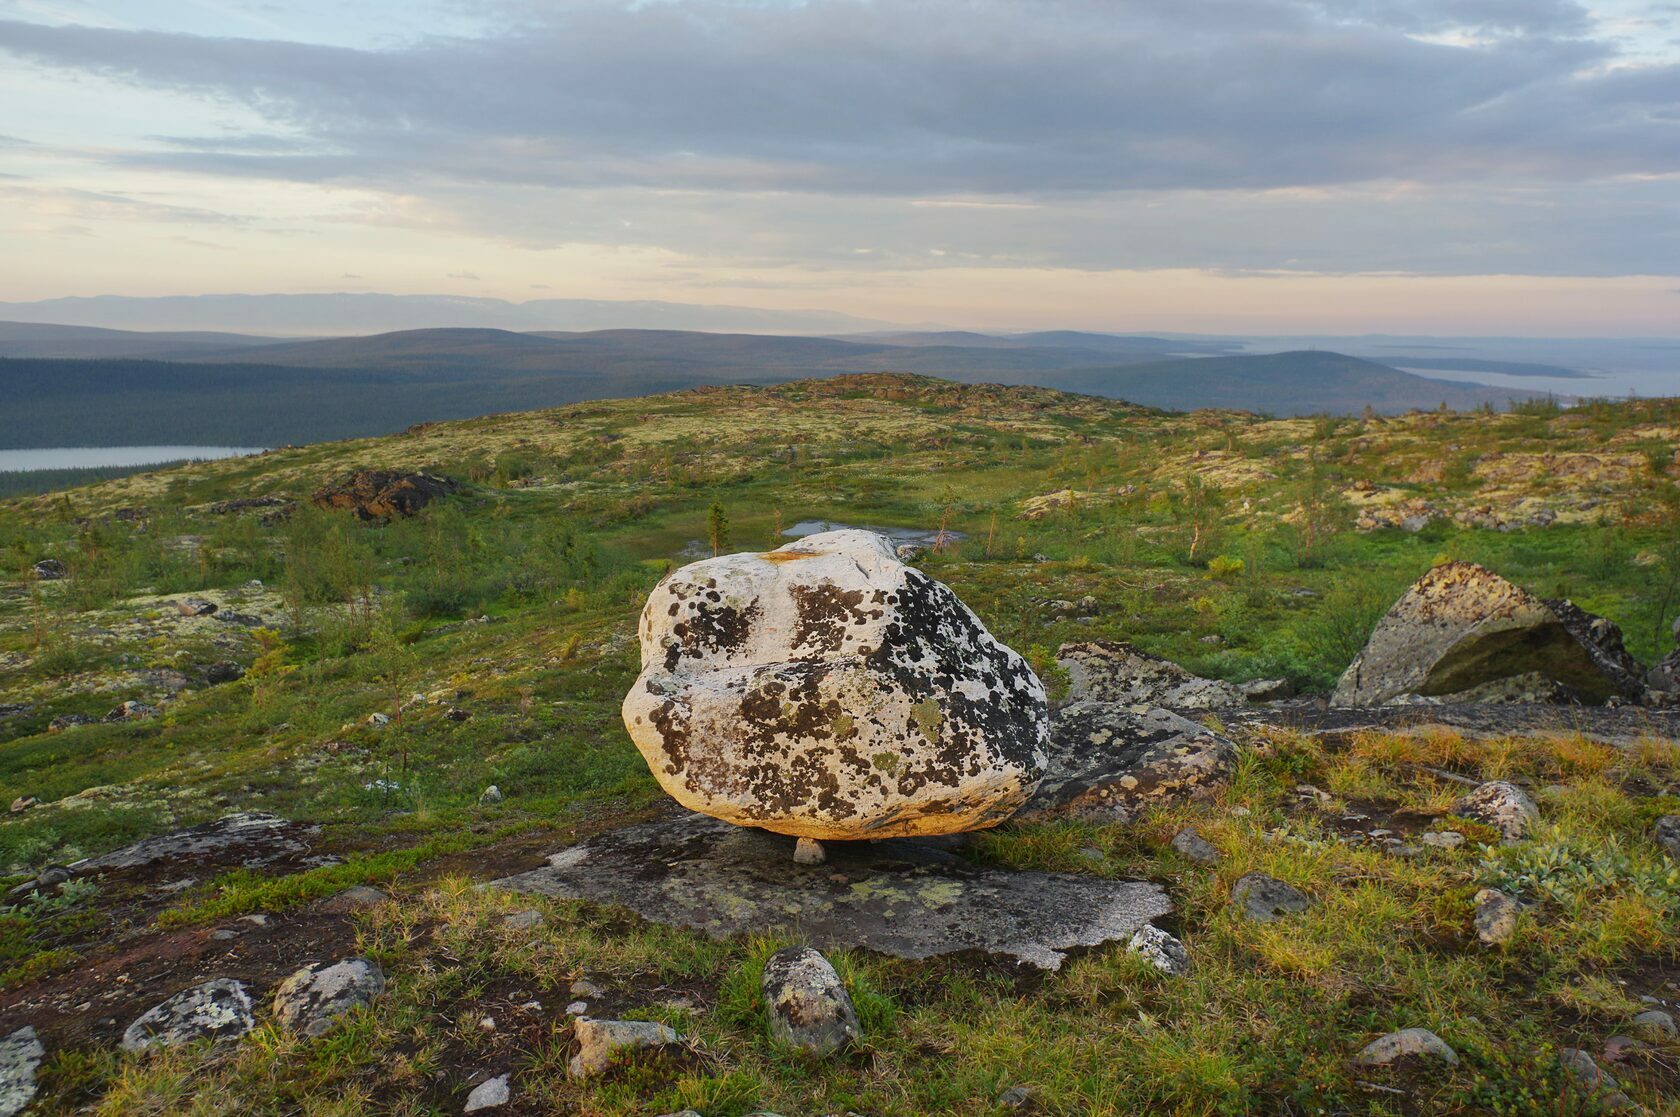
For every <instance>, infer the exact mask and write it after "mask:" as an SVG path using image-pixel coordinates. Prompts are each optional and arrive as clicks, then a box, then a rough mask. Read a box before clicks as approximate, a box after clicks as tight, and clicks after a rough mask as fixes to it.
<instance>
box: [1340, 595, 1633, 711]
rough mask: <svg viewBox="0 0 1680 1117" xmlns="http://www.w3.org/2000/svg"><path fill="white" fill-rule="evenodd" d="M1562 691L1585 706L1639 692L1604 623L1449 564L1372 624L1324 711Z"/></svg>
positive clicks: (1534, 695)
mask: <svg viewBox="0 0 1680 1117" xmlns="http://www.w3.org/2000/svg"><path fill="white" fill-rule="evenodd" d="M1513 683H1516V684H1519V685H1512V684H1513ZM1559 687H1561V688H1564V690H1563V691H1562V693H1567V694H1569V695H1571V696H1573V697H1575V698H1578V699H1579V700H1581V701H1586V702H1603V701H1605V700H1606V699H1609V698H1611V697H1614V696H1618V695H1619V696H1622V697H1625V698H1633V699H1638V698H1642V697H1643V695H1644V684H1643V680H1642V679H1641V678H1640V677H1639V672H1638V665H1637V664H1633V662H1632V660H1631V659H1628V658H1627V653H1626V652H1624V651H1622V650H1621V634H1620V632H1618V631H1616V629H1615V626H1614V625H1612V624H1610V622H1608V621H1605V620H1603V618H1600V617H1594V616H1593V615H1592V614H1590V613H1587V612H1584V611H1583V610H1581V609H1579V608H1577V607H1576V606H1574V605H1573V604H1571V603H1569V602H1546V601H1542V600H1541V599H1540V598H1538V597H1536V596H1534V595H1533V594H1531V593H1529V592H1528V591H1527V590H1524V589H1522V588H1520V587H1518V586H1515V585H1512V584H1511V583H1510V582H1507V581H1506V580H1505V579H1504V578H1501V577H1500V576H1499V575H1497V574H1495V573H1493V571H1491V570H1488V569H1487V568H1485V567H1482V566H1478V565H1477V564H1475V563H1473V562H1449V563H1444V564H1442V565H1440V566H1437V567H1435V568H1434V569H1433V570H1431V571H1429V573H1427V574H1425V575H1424V576H1423V577H1422V578H1419V579H1418V580H1417V582H1416V584H1414V585H1413V586H1412V588H1411V589H1409V590H1407V591H1406V593H1405V594H1404V595H1403V596H1402V597H1401V598H1400V600H1399V601H1397V602H1395V604H1394V607H1393V608H1392V609H1390V610H1389V611H1388V613H1387V614H1386V615H1385V616H1384V617H1383V618H1382V620H1380V621H1378V622H1377V627H1376V629H1375V631H1373V632H1372V633H1371V639H1370V641H1369V642H1367V643H1366V645H1365V648H1364V650H1362V651H1361V652H1360V653H1359V655H1357V656H1356V657H1354V661H1353V663H1351V664H1350V665H1349V666H1348V669H1347V671H1346V672H1345V673H1343V675H1342V678H1341V681H1340V682H1338V683H1337V684H1336V690H1335V693H1334V694H1333V695H1332V696H1331V699H1330V704H1331V705H1333V706H1380V705H1385V704H1389V703H1395V702H1406V701H1420V700H1423V701H1437V702H1452V701H1478V700H1479V701H1488V700H1493V699H1499V698H1504V699H1506V700H1512V699H1515V700H1534V699H1536V698H1541V699H1544V698H1548V697H1551V696H1554V695H1555V694H1557V693H1560V692H1559V691H1558V690H1557V688H1559Z"/></svg>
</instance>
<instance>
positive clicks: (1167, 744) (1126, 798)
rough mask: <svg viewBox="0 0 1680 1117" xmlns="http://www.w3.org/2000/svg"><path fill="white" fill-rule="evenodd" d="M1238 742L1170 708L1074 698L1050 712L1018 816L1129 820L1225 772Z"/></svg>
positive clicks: (1217, 780)
mask: <svg viewBox="0 0 1680 1117" xmlns="http://www.w3.org/2000/svg"><path fill="white" fill-rule="evenodd" d="M1236 762H1237V746H1236V745H1235V744H1234V743H1233V742H1232V741H1230V740H1229V739H1228V738H1226V737H1223V736H1221V735H1220V734H1218V733H1215V732H1213V731H1212V730H1210V729H1208V728H1207V727H1206V726H1201V725H1197V724H1196V723H1195V722H1193V721H1190V720H1189V719H1187V718H1184V717H1180V716H1179V715H1178V714H1175V713H1173V712H1172V711H1171V710H1162V709H1153V708H1138V709H1133V708H1132V707H1130V706H1122V705H1118V704H1116V703H1113V702H1075V703H1074V704H1073V705H1071V706H1064V707H1063V708H1062V709H1061V710H1059V711H1058V712H1057V714H1056V717H1055V719H1054V722H1053V724H1052V727H1051V733H1050V764H1049V770H1048V772H1047V773H1046V775H1045V777H1044V780H1043V782H1042V783H1041V784H1039V788H1038V791H1037V793H1036V794H1034V795H1033V797H1032V801H1031V802H1029V803H1028V804H1027V806H1026V807H1024V808H1023V809H1022V811H1021V813H1020V815H1019V817H1021V818H1049V817H1070V818H1080V819H1085V820H1086V821H1091V822H1115V821H1128V820H1130V819H1132V818H1133V817H1135V816H1136V815H1137V814H1138V813H1139V812H1141V811H1142V810H1144V809H1145V808H1146V807H1149V806H1154V805H1164V804H1168V803H1177V802H1183V801H1185V800H1188V799H1192V798H1196V797H1198V796H1201V795H1204V794H1206V793H1207V792H1208V791H1210V790H1212V789H1213V788H1214V787H1217V786H1219V785H1220V784H1221V783H1224V782H1225V781H1227V780H1229V779H1230V777H1231V773H1232V771H1233V770H1234V769H1235V767H1236Z"/></svg>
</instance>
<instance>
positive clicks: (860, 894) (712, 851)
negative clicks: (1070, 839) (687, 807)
mask: <svg viewBox="0 0 1680 1117" xmlns="http://www.w3.org/2000/svg"><path fill="white" fill-rule="evenodd" d="M793 844H794V843H793V839H791V838H787V837H783V836H780V835H775V834H770V833H767V832H764V831H760V830H746V829H742V828H740V827H736V826H732V825H730V824H729V823H726V822H720V821H717V820H715V819H710V818H706V817H703V816H700V815H683V816H678V817H674V818H669V819H661V820H658V821H655V822H648V823H643V824H641V825H638V826H630V827H626V828H625V829H623V830H616V831H613V832H611V833H608V834H602V835H600V836H598V837H595V838H592V839H590V840H589V841H587V842H584V843H582V844H580V845H576V846H573V847H571V848H570V849H566V850H562V851H561V852H560V853H557V854H555V855H554V856H553V857H551V858H549V867H548V868H544V869H537V870H535V871H533V872H529V873H521V874H519V875H518V876H512V877H507V878H504V879H502V880H498V881H496V882H494V883H493V884H492V885H491V887H494V888H504V889H508V890H510V891H514V892H520V893H527V894H536V895H543V896H554V897H557V898H560V899H568V900H589V901H592V902H594V903H600V904H617V905H619V906H621V907H625V908H629V909H630V910H631V911H633V912H635V913H636V914H637V915H640V916H642V917H643V918H644V919H649V920H652V921H654V922H656V923H664V924H669V925H672V926H677V927H683V928H687V929H689V930H692V931H699V932H702V933H704V934H706V935H709V936H711V937H712V938H718V939H721V938H727V937H729V936H731V935H737V934H743V933H748V932H761V931H765V930H769V929H770V928H772V927H784V928H796V929H798V930H799V931H801V932H802V933H803V934H804V935H805V936H806V937H807V938H808V939H809V941H810V942H811V944H812V945H813V946H816V947H818V948H820V949H837V948H838V949H843V948H847V947H864V948H867V949H869V950H876V951H879V952H881V953H883V954H890V955H892V956H894V957H898V958H932V957H934V956H936V955H940V954H954V953H958V952H961V951H979V952H981V953H985V954H996V955H1006V956H1009V957H1012V958H1015V959H1017V960H1018V961H1020V962H1024V963H1027V964H1030V965H1033V966H1038V967H1040V968H1042V969H1047V970H1054V969H1058V968H1060V966H1061V964H1062V962H1063V961H1064V960H1065V957H1066V955H1065V953H1064V952H1065V951H1067V950H1070V949H1073V948H1075V947H1082V946H1098V945H1100V944H1102V943H1106V942H1111V941H1116V940H1118V941H1126V940H1128V939H1130V938H1131V936H1132V934H1133V933H1134V932H1136V931H1137V929H1138V928H1140V927H1142V926H1144V925H1145V924H1147V923H1149V922H1150V921H1151V920H1154V919H1159V918H1161V917H1162V916H1164V915H1166V914H1167V913H1168V912H1170V911H1171V910H1172V905H1171V904H1170V903H1169V902H1168V900H1167V896H1166V893H1165V892H1164V891H1163V890H1162V889H1161V888H1160V886H1159V885H1155V884H1149V883H1144V882H1138V881H1113V880H1099V879H1097V878H1095V877H1084V876H1073V875H1069V874H1062V873H1037V872H1012V871H1008V870H1003V869H989V868H982V867H980V866H977V865H973V864H970V863H969V862H967V861H964V860H962V859H961V858H959V857H957V856H956V855H954V854H952V853H950V852H949V851H948V850H946V849H942V848H940V847H939V846H938V845H936V844H933V843H931V842H925V841H918V840H915V839H894V840H888V841H878V842H832V843H827V844H826V847H825V848H826V849H827V851H828V860H827V862H826V863H825V864H822V865H797V864H795V863H794V861H793Z"/></svg>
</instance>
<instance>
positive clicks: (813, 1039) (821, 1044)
mask: <svg viewBox="0 0 1680 1117" xmlns="http://www.w3.org/2000/svg"><path fill="white" fill-rule="evenodd" d="M762 988H763V991H764V1003H765V1006H766V1007H767V1008H768V1010H769V1015H770V1034H771V1035H772V1036H773V1037H775V1038H776V1039H778V1040H780V1041H782V1042H783V1043H788V1044H791V1045H793V1046H794V1047H797V1048H799V1049H800V1050H802V1051H809V1052H811V1053H812V1054H814V1055H831V1054H833V1053H834V1052H836V1051H839V1050H840V1049H841V1048H843V1047H845V1046H846V1045H847V1044H849V1043H852V1042H854V1041H855V1040H857V1039H858V1038H859V1037H860V1036H861V1035H862V1034H863V1029H862V1028H861V1027H859V1025H858V1018H857V1011H856V1010H855V1009H854V1008H853V1007H852V998H851V997H850V996H848V995H847V994H846V987H845V986H844V985H843V984H841V981H840V975H839V974H837V973H835V972H834V967H833V966H832V965H830V964H829V961H828V959H827V958H824V957H823V956H822V955H821V954H820V953H818V952H817V951H815V950H812V949H811V948H810V947H808V946H790V947H787V948H786V949H783V950H778V951H776V953H774V954H772V955H771V956H770V958H769V960H768V961H766V962H765V963H764V979H763V984H762Z"/></svg>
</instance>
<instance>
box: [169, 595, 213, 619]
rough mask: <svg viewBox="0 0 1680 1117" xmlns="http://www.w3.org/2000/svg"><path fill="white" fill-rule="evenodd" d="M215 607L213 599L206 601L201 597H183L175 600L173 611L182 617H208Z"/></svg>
mask: <svg viewBox="0 0 1680 1117" xmlns="http://www.w3.org/2000/svg"><path fill="white" fill-rule="evenodd" d="M216 608H217V606H216V603H215V602H214V601H206V600H204V598H202V597H183V598H181V599H180V600H179V601H177V602H175V611H176V612H178V613H180V614H181V615H182V616H183V617H208V616H209V615H210V614H211V613H214V612H215V611H216Z"/></svg>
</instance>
